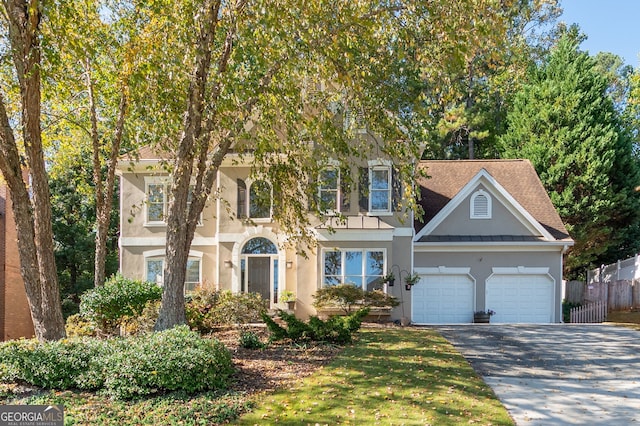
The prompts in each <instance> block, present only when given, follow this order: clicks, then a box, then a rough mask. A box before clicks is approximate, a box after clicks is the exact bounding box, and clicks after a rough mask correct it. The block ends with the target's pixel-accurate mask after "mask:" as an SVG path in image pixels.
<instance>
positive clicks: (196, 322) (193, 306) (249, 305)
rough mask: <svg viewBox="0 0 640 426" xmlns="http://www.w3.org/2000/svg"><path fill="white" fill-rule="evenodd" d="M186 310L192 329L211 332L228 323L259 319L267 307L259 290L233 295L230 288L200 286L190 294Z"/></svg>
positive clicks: (245, 322)
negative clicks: (215, 288)
mask: <svg viewBox="0 0 640 426" xmlns="http://www.w3.org/2000/svg"><path fill="white" fill-rule="evenodd" d="M185 310H186V315H187V322H188V323H189V325H190V326H191V328H193V329H194V330H198V331H200V332H201V333H210V332H212V331H215V330H216V329H217V328H219V327H222V326H226V325H233V324H247V323H250V322H257V321H260V316H261V314H262V313H263V312H266V310H267V308H266V301H265V300H264V299H262V297H260V295H259V294H258V293H238V294H233V293H232V292H231V291H229V290H223V291H216V290H212V289H208V288H200V289H198V290H196V291H195V292H194V294H193V295H191V296H190V297H189V300H188V301H187V303H186V306H185Z"/></svg>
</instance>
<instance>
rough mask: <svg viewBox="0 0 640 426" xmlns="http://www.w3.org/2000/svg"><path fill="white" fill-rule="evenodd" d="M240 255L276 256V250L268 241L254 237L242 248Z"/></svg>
mask: <svg viewBox="0 0 640 426" xmlns="http://www.w3.org/2000/svg"><path fill="white" fill-rule="evenodd" d="M242 254H278V248H277V247H276V245H275V244H273V243H272V242H271V241H269V240H268V239H266V238H264V237H256V238H252V239H250V240H249V241H247V243H246V244H245V245H244V247H242Z"/></svg>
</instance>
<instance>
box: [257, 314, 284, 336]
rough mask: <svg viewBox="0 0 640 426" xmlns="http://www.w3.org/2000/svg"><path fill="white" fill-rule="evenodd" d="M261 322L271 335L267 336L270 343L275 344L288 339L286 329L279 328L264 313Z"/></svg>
mask: <svg viewBox="0 0 640 426" xmlns="http://www.w3.org/2000/svg"><path fill="white" fill-rule="evenodd" d="M262 321H264V323H265V324H266V325H267V328H268V329H269V332H270V333H271V335H270V336H269V340H270V341H272V342H277V341H279V340H284V339H286V338H288V334H287V329H286V328H283V327H281V326H280V325H279V324H278V323H277V322H275V321H274V320H273V318H271V317H270V316H269V315H267V313H266V312H263V313H262Z"/></svg>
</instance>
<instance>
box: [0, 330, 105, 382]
mask: <svg viewBox="0 0 640 426" xmlns="http://www.w3.org/2000/svg"><path fill="white" fill-rule="evenodd" d="M105 344H106V343H105V342H103V341H100V340H96V339H63V340H59V341H55V342H44V343H40V342H37V341H36V340H19V341H12V342H7V343H5V344H3V345H2V346H1V349H0V354H1V356H2V365H3V368H0V370H2V371H3V373H0V381H4V382H7V381H12V380H16V379H17V380H22V381H25V382H27V383H30V384H32V385H35V386H40V387H44V388H54V389H68V388H73V387H78V388H82V389H90V388H92V387H91V386H83V385H82V383H79V381H78V377H83V376H85V375H86V374H87V372H88V371H90V370H93V369H94V367H95V365H96V364H95V360H97V359H99V358H100V357H101V356H102V355H103V354H104V352H105V351H104V345H105Z"/></svg>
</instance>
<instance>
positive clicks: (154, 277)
mask: <svg viewBox="0 0 640 426" xmlns="http://www.w3.org/2000/svg"><path fill="white" fill-rule="evenodd" d="M201 260H202V259H201V258H199V257H192V256H191V257H189V258H188V260H187V274H186V276H185V282H184V292H185V294H187V293H192V292H193V291H195V289H196V287H198V285H199V284H200V283H201V282H202V278H201V277H202V267H201V265H202V262H201ZM164 267H165V258H164V256H155V257H147V258H145V277H146V280H147V281H148V282H154V283H156V284H158V285H159V286H162V285H163V284H164Z"/></svg>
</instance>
